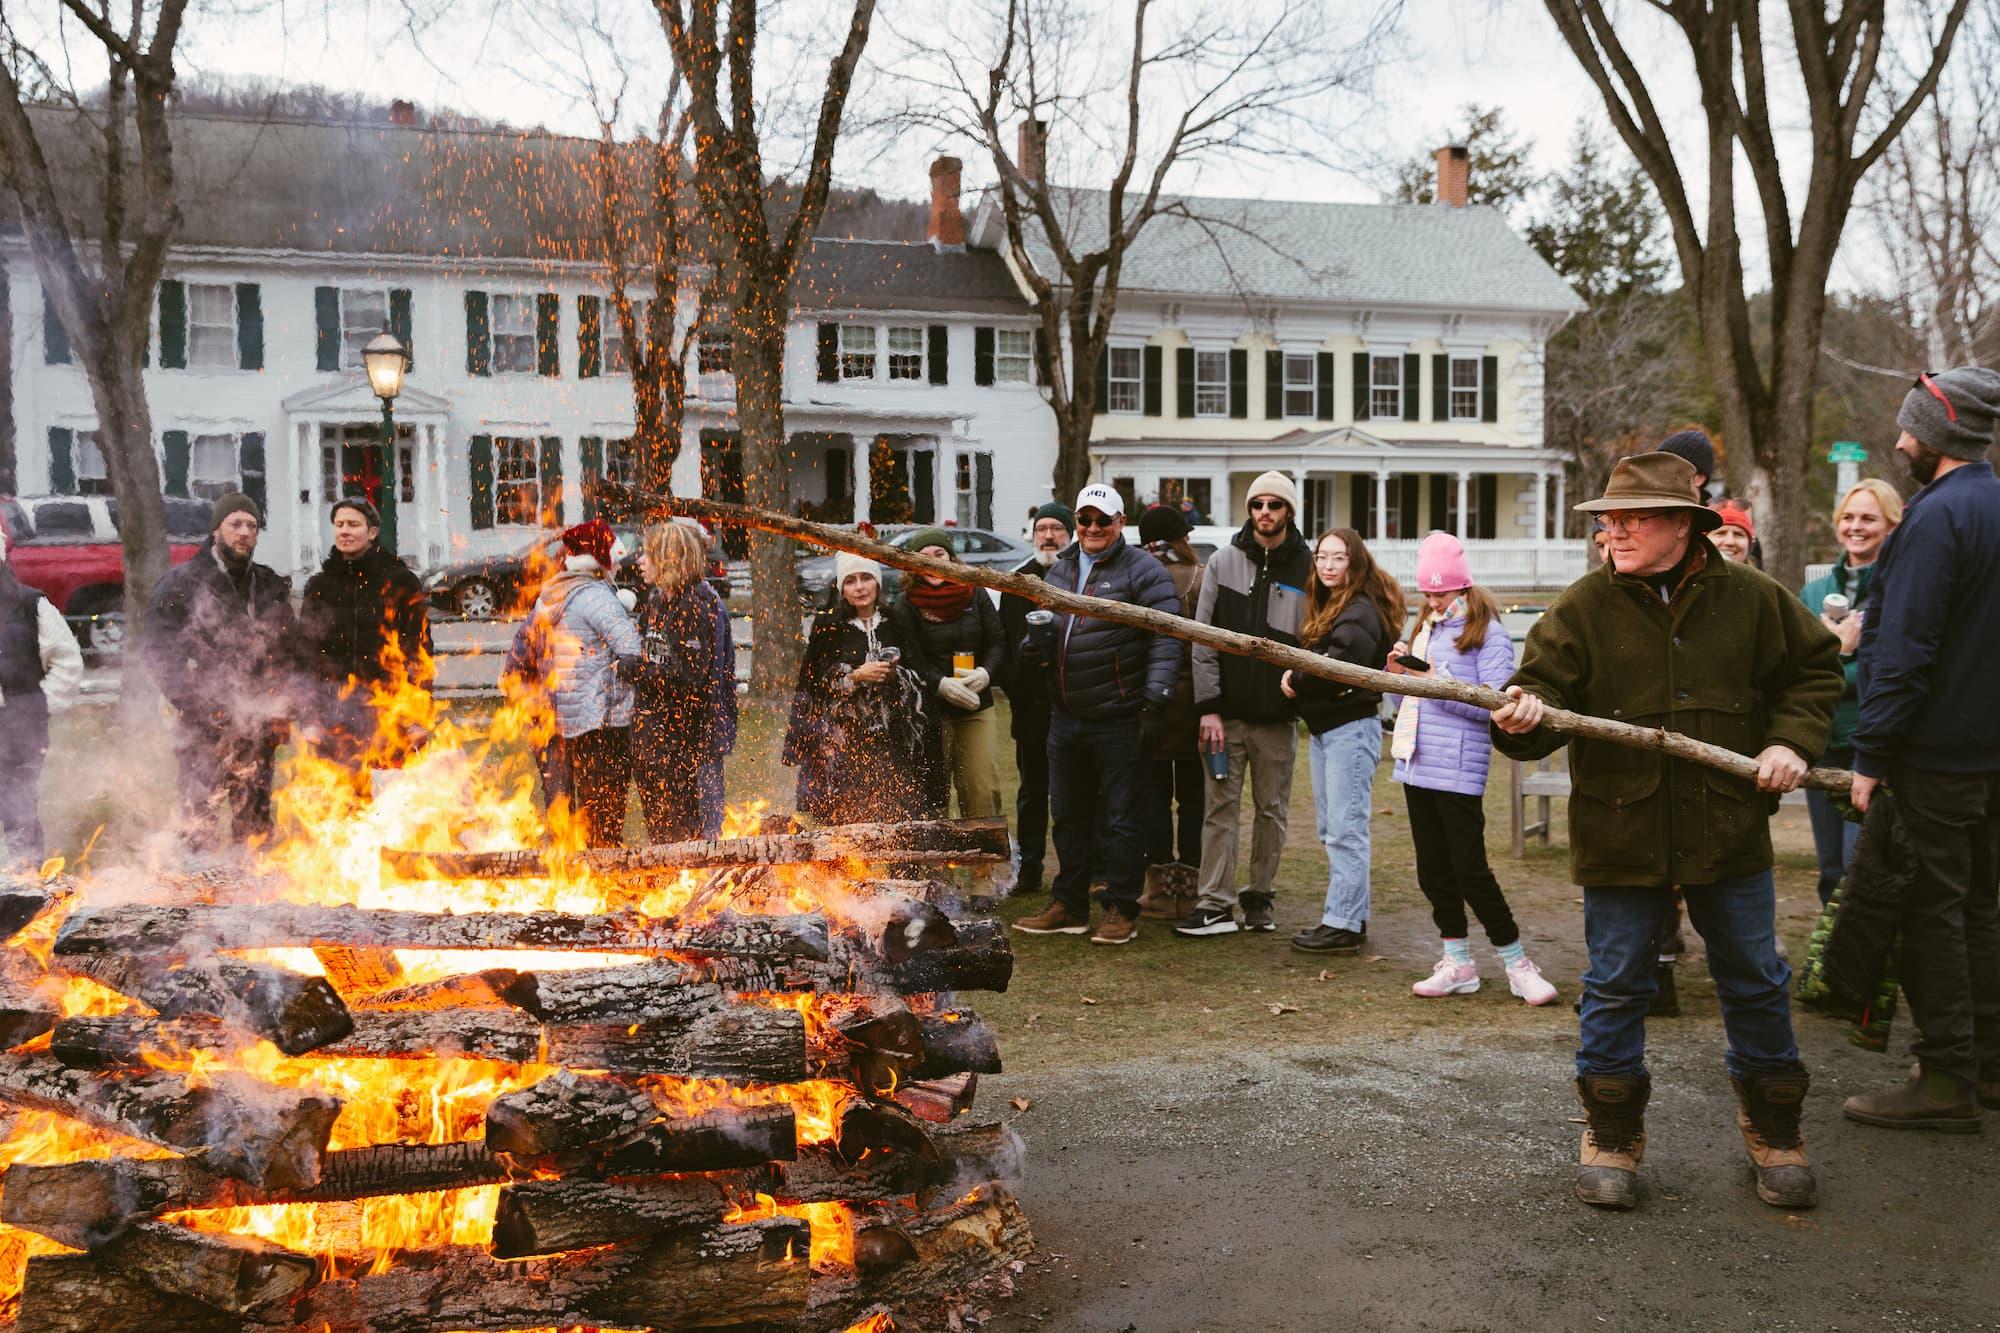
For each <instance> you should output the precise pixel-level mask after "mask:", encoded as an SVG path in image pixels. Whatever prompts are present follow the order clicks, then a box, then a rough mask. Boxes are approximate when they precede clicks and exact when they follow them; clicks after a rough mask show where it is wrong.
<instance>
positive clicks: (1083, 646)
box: [1014, 485, 1181, 944]
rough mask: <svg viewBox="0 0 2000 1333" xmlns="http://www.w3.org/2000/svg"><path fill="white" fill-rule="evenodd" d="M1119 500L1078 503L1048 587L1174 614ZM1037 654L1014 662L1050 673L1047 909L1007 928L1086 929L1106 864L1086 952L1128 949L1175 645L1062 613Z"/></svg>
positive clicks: (1166, 584)
mask: <svg viewBox="0 0 2000 1333" xmlns="http://www.w3.org/2000/svg"><path fill="white" fill-rule="evenodd" d="M1124 531H1125V502H1124V501H1123V500H1122V499H1121V498H1120V497H1119V495H1118V492H1117V491H1115V490H1113V489H1111V488H1110V487H1109V486H1103V485H1092V486H1086V487H1084V488H1083V490H1082V491H1081V492H1080V493H1079V494H1078V495H1077V497H1076V541H1075V542H1073V543H1072V544H1071V545H1070V546H1069V548H1068V549H1067V550H1065V551H1064V552H1063V553H1062V554H1061V555H1060V556H1058V557H1056V562H1055V564H1054V565H1052V566H1051V567H1050V569H1049V572H1048V575H1047V578H1048V582H1049V584H1050V585H1051V586H1052V587H1056V588H1061V589H1063V590H1064V591H1065V592H1080V593H1083V594H1084V595H1086V596H1089V597H1102V598H1105V599H1106V600H1108V601H1114V602H1129V603H1131V604H1132V605H1134V606H1144V607H1150V608H1152V609H1153V610H1155V611H1165V612H1167V613H1169V614H1171V615H1179V614H1181V599H1180V596H1179V594H1178V593H1176V592H1175V591H1174V581H1173V578H1172V577H1171V576H1170V575H1169V574H1168V573H1167V569H1166V566H1165V565H1162V564H1161V563H1160V562H1159V561H1157V560H1155V559H1153V557H1152V556H1150V555H1148V554H1147V553H1146V552H1144V551H1142V550H1140V549H1139V548H1137V547H1135V546H1132V545H1130V544H1129V543H1127V542H1126V540H1125V537H1124ZM1054 628H1055V642H1054V644H1053V646H1052V647H1051V648H1049V649H1048V650H1046V651H1044V650H1043V649H1042V648H1041V647H1040V646H1039V645H1038V644H1037V643H1036V641H1035V639H1034V636H1033V635H1032V633H1031V634H1030V636H1029V638H1028V639H1027V640H1026V641H1025V642H1024V643H1023V644H1022V645H1021V653H1022V661H1023V663H1024V664H1027V669H1033V666H1034V664H1035V663H1036V662H1037V659H1038V658H1039V659H1040V662H1041V667H1042V669H1043V670H1045V671H1047V672H1048V673H1049V694H1050V698H1051V700H1052V702H1053V703H1054V708H1053V709H1052V710H1051V715H1050V719H1049V808H1050V813H1051V815H1052V816H1053V820H1052V822H1053V824H1054V826H1055V827H1054V833H1055V843H1056V857H1057V859H1058V860H1060V861H1061V862H1062V867H1061V869H1060V870H1059V871H1058V872H1057V873H1056V877H1055V882H1054V883H1053V884H1052V885H1050V892H1051V894H1052V895H1053V896H1054V898H1055V901H1054V902H1053V903H1051V904H1050V905H1049V907H1048V908H1047V909H1046V910H1044V911H1042V912H1038V913H1036V914H1035V915H1034V916H1030V917H1024V918H1022V919H1021V920H1020V921H1017V922H1015V923H1014V928H1015V929H1016V930H1022V931H1026V932H1028V933H1029V934H1034V935H1081V934H1082V933H1083V932H1084V931H1085V930H1086V929H1088V927H1089V925H1090V896H1089V891H1090V869H1091V865H1092V863H1093V860H1094V861H1095V862H1096V863H1097V864H1099V865H1101V866H1102V868H1103V873H1104V880H1105V885H1104V892H1103V893H1102V895H1101V901H1102V903H1103V906H1104V918H1103V920H1102V921H1101V922H1100V923H1099V924H1098V927H1097V932H1096V934H1094V935H1092V936H1091V943H1092V944H1127V943H1130V942H1131V940H1132V938H1133V937H1134V936H1135V935H1136V934H1137V933H1138V929H1139V890H1140V887H1141V884H1142V882H1143V880H1144V878H1145V869H1146V868H1145V857H1144V848H1143V846H1142V843H1141V836H1140V824H1141V814H1140V806H1141V800H1140V782H1139V777H1140V771H1141V769H1142V767H1143V765H1142V764H1141V762H1140V761H1141V756H1142V755H1143V753H1144V751H1145V740H1146V736H1145V733H1146V732H1147V731H1148V730H1149V729H1150V728H1151V727H1152V726H1154V725H1156V724H1157V721H1158V718H1159V714H1160V710H1161V709H1162V708H1163V707H1164V706H1165V704H1166V703H1167V701H1168V700H1169V699H1171V698H1172V697H1173V692H1174V682H1175V679H1176V678H1177V677H1178V675H1179V673H1180V655H1181V647H1180V642H1179V641H1178V640H1176V639H1169V638H1162V637H1160V636H1158V635H1154V634H1148V633H1147V632H1146V631H1144V630H1138V629H1133V628H1131V627H1129V626H1126V625H1118V624H1113V623H1112V622H1111V621H1108V620H1093V619H1091V618H1089V617H1087V616H1072V615H1059V616H1057V617H1056V622H1055V627H1054Z"/></svg>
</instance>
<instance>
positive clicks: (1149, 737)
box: [1139, 699, 1167, 754]
mask: <svg viewBox="0 0 2000 1333" xmlns="http://www.w3.org/2000/svg"><path fill="white" fill-rule="evenodd" d="M1166 723H1167V718H1166V710H1165V709H1163V708H1161V707H1160V705H1158V704H1157V703H1154V702H1153V701H1152V700H1151V699H1148V700H1146V702H1144V703H1142V704H1140V705H1139V749H1140V750H1142V751H1143V752H1145V753H1147V754H1151V753H1152V752H1153V751H1155V750H1157V749H1158V748H1159V747H1160V743H1161V742H1162V741H1163V740H1165V739H1166Z"/></svg>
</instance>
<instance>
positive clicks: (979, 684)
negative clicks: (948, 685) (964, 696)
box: [958, 667, 993, 694]
mask: <svg viewBox="0 0 2000 1333" xmlns="http://www.w3.org/2000/svg"><path fill="white" fill-rule="evenodd" d="M958 683H959V684H961V685H963V686H965V688H966V689H968V690H971V691H972V692H973V693H974V694H983V693H984V692H985V690H986V687H987V686H988V685H991V684H992V683H993V677H992V676H990V675H988V674H987V672H986V668H985V667H974V668H972V670H970V671H968V672H966V673H965V674H964V675H962V676H960V677H959V678H958Z"/></svg>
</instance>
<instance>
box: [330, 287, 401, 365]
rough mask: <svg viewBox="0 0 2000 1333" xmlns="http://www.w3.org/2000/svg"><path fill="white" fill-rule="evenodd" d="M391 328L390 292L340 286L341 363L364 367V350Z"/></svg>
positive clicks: (365, 363)
mask: <svg viewBox="0 0 2000 1333" xmlns="http://www.w3.org/2000/svg"><path fill="white" fill-rule="evenodd" d="M388 327H389V293H388V292H387V291H386V290H373V291H371V290H367V289H356V288H351V287H343V288H341V289H340V341H341V346H342V351H341V364H342V365H344V366H346V367H347V368H348V369H349V370H364V369H366V368H367V362H365V361H363V360H362V359H361V353H362V351H363V350H364V349H365V348H366V347H367V346H368V344H369V342H370V341H372V340H373V339H374V338H375V337H376V335H378V334H379V333H381V332H382V330H384V329H386V328H388Z"/></svg>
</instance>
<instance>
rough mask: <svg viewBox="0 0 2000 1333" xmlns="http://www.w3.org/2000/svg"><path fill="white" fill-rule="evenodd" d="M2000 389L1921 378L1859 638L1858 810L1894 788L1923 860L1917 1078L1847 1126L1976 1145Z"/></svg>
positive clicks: (1991, 912)
mask: <svg viewBox="0 0 2000 1333" xmlns="http://www.w3.org/2000/svg"><path fill="white" fill-rule="evenodd" d="M1996 420H2000V373H1996V372H1995V371H1991V370H1981V369H1977V368H1973V367H1968V368H1964V369H1960V370H1947V371H1945V372H1944V373H1943V374H1938V375H1931V374H1925V375H1919V376H1918V377H1917V382H1916V384H1915V386H1914V387H1912V388H1911V389H1910V392H1909V393H1908V395H1907V396H1905V397H1904V399H1903V406H1902V408H1901V410H1900V411H1898V412H1897V413H1896V424H1897V425H1898V426H1900V427H1901V428H1902V432H1903V433H1902V437H1901V438H1900V439H1898V440H1897V441H1896V451H1897V452H1898V453H1900V454H1902V455H1903V457H1904V458H1905V459H1907V460H1908V461H1909V466H1910V471H1911V473H1912V474H1914V475H1915V477H1916V479H1917V480H1918V481H1919V482H1922V483H1923V489H1922V490H1920V491H1918V492H1917V493H1916V494H1915V495H1914V496H1912V497H1911V498H1910V501H1909V503H1908V504H1906V505H1905V506H1904V507H1903V521H1902V522H1901V523H1900V524H1898V525H1897V527H1896V530H1895V531H1894V532H1892V533H1890V534H1889V537H1888V540H1887V541H1885V542H1883V543H1882V553H1881V555H1880V556H1878V557H1877V559H1876V565H1875V579H1874V585H1873V600H1874V610H1873V612H1872V613H1871V614H1870V615H1869V616H1868V618H1867V619H1866V621H1865V622H1864V623H1863V624H1862V627H1861V648H1860V654H1859V658H1858V671H1857V674H1858V677H1859V681H1858V683H1859V687H1860V694H1861V716H1860V721H1859V722H1858V723H1857V724H1856V726H1855V730H1854V789H1853V793H1852V795H1853V799H1854V804H1855V805H1856V806H1857V807H1859V808H1860V809H1862V810H1866V809H1867V808H1868V804H1869V801H1870V799H1871V798H1872V797H1873V796H1874V794H1875V790H1876V788H1877V786H1878V785H1886V786H1887V788H1888V789H1889V790H1890V791H1891V792H1892V793H1893V794H1894V796H1895V799H1896V810H1897V812H1898V813H1899V814H1900V815H1901V816H1902V819H1903V822H1904V824H1905V826H1906V827H1907V828H1908V830H1909V834H1910V839H1909V840H1910V844H1911V845H1912V846H1913V847H1914V848H1915V849H1916V860H1917V865H1916V874H1915V876H1914V878H1913V880H1912V883H1911V885H1910V888H1909V891H1908V894H1907V896H1906V898H1905V899H1904V904H1903V923H1902V924H1903V956H1902V965H1901V969H1900V973H1901V976H1902V979H1903V993H1904V994H1905V995H1907V996H1908V997H1909V1000H1910V1013H1911V1016H1912V1017H1913V1018H1914V1019H1915V1020H1916V1026H1917V1034H1918V1035H1917V1040H1916V1042H1915V1044H1914V1048H1913V1049H1914V1051H1915V1054H1916V1057H1917V1068H1916V1071H1915V1072H1914V1073H1913V1074H1912V1076H1911V1077H1910V1079H1909V1080H1908V1081H1907V1082H1905V1083H1903V1084H1900V1085H1898V1086H1897V1087H1894V1088H1890V1089H1888V1090H1886V1091H1883V1092H1876V1093H1868V1094H1866V1095H1863V1096H1858V1097H1849V1098H1848V1099H1847V1102H1846V1105H1845V1106H1844V1107H1843V1108H1842V1109H1843V1110H1844V1111H1845V1113H1846V1115H1847V1118H1848V1119H1850V1120H1857V1121H1860V1122H1861V1123H1862V1124H1867V1125H1880V1126H1882V1127H1883V1128H1886V1129H1932V1130H1946V1131H1955V1132H1959V1133H1968V1134H1970V1133H1976V1132H1978V1130H1979V1125H1980V1108H1981V1107H1985V1108H1986V1109H1988V1110H2000V902H1996V893H2000V696H1996V695H1995V693H1994V690H1993V664H1994V661H1995V658H1996V655H2000V480H1996V479H1995V478H1994V475H1993V465H1992V463H1991V462H1989V461H1988V457H1987V451H1988V450H1989V449H1990V448H1991V447H1992V445H1993V437H1994V423H1995V421H1996Z"/></svg>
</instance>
